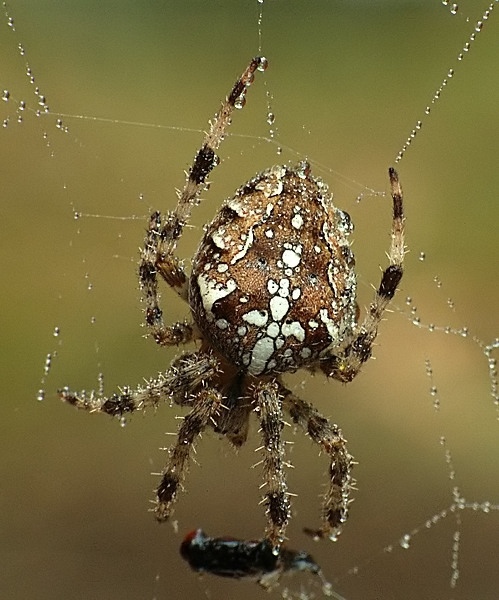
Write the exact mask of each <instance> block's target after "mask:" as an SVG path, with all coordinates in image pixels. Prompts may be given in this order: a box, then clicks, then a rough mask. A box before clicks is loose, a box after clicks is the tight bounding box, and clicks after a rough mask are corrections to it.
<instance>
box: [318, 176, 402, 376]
mask: <svg viewBox="0 0 499 600" xmlns="http://www.w3.org/2000/svg"><path fill="white" fill-rule="evenodd" d="M388 174H389V177H390V186H391V196H392V200H393V219H392V230H391V244H390V250H389V252H388V260H389V265H388V267H387V268H386V269H385V270H384V271H383V274H382V276H381V283H380V285H379V288H378V289H377V291H376V293H375V295H374V300H373V302H372V303H371V305H370V307H369V311H368V313H367V315H366V316H365V318H364V321H363V322H362V324H361V325H360V326H359V327H357V329H356V331H355V332H354V334H353V336H352V339H351V340H349V341H348V343H347V344H346V346H345V347H344V349H343V351H342V352H339V353H338V352H335V353H331V354H329V355H326V356H324V357H323V358H322V359H321V362H320V368H321V369H322V371H323V372H324V373H325V374H326V375H327V376H328V377H333V378H334V379H338V380H339V381H343V382H345V383H348V382H350V381H352V379H353V378H354V377H355V376H356V375H357V374H358V372H359V371H360V369H361V367H362V365H363V364H364V363H365V362H366V361H367V360H368V359H369V358H370V357H371V353H372V345H373V342H374V340H375V338H376V335H377V333H378V326H379V323H380V321H381V319H382V317H383V313H384V311H385V310H386V307H387V306H388V303H389V302H390V300H391V299H392V298H393V296H394V295H395V292H396V291H397V286H398V284H399V283H400V280H401V279H402V274H403V263H404V254H405V246H404V220H405V219H404V207H403V194H402V188H401V186H400V182H399V177H398V174H397V171H395V169H394V168H390V169H389V170H388Z"/></svg>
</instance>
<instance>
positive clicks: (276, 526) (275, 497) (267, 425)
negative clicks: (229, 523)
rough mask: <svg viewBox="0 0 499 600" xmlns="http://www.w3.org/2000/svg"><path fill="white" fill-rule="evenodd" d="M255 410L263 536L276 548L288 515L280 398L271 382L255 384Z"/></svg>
mask: <svg viewBox="0 0 499 600" xmlns="http://www.w3.org/2000/svg"><path fill="white" fill-rule="evenodd" d="M253 395H254V403H255V412H256V413H257V415H258V416H259V418H260V432H261V434H262V441H263V445H262V447H261V451H262V452H263V459H262V461H261V464H263V478H264V483H263V484H262V488H265V490H266V491H265V495H264V497H263V503H264V504H265V505H266V507H267V510H266V515H267V519H268V526H267V529H266V532H265V537H266V538H267V539H268V540H269V542H270V543H271V544H272V546H273V547H274V548H278V547H279V546H280V545H281V543H282V542H283V540H284V535H285V532H286V526H287V524H288V520H289V517H290V503H289V494H288V491H287V489H288V488H287V483H286V477H285V475H284V469H283V466H284V442H283V441H282V440H281V430H282V428H283V427H284V421H283V418H282V406H281V397H280V396H279V387H278V385H277V383H275V382H263V383H259V384H258V385H257V386H255V389H254V392H253Z"/></svg>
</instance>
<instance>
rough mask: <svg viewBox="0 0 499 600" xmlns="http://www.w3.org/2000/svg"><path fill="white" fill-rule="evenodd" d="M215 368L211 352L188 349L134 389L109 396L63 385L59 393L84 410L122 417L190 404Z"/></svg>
mask: <svg viewBox="0 0 499 600" xmlns="http://www.w3.org/2000/svg"><path fill="white" fill-rule="evenodd" d="M217 371H218V361H217V360H216V359H215V358H214V357H213V356H212V355H211V354H205V353H201V352H189V353H186V354H183V355H182V356H180V357H179V358H177V359H176V360H175V361H174V362H173V363H172V365H171V367H170V368H169V369H168V370H167V371H165V372H163V373H159V374H158V375H157V377H155V378H153V379H148V380H146V381H145V383H144V384H142V385H139V386H137V387H136V388H130V387H128V386H126V387H123V388H122V389H121V390H120V392H119V393H117V394H113V395H112V396H100V395H99V394H96V392H95V391H94V390H92V391H91V392H86V391H85V390H83V391H81V392H72V391H71V390H70V389H69V388H67V387H65V388H62V389H61V390H58V393H59V396H60V398H61V399H62V400H64V401H65V402H67V403H68V404H72V405H73V406H75V407H76V408H79V409H80V410H86V411H87V412H100V413H105V414H108V415H111V416H112V417H118V418H124V417H126V416H127V415H128V414H131V413H133V412H136V411H141V410H146V409H147V408H157V406H158V405H159V404H160V403H161V402H170V403H171V402H172V401H173V402H175V403H176V404H180V405H186V404H192V395H193V393H194V392H195V391H196V390H198V389H199V387H200V386H201V384H202V382H205V381H209V380H210V379H212V378H213V377H214V375H215V374H216V373H217Z"/></svg>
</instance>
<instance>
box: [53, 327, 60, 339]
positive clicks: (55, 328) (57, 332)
mask: <svg viewBox="0 0 499 600" xmlns="http://www.w3.org/2000/svg"><path fill="white" fill-rule="evenodd" d="M60 333H61V330H60V328H59V327H54V333H53V334H52V335H53V336H54V337H58V336H59V334H60Z"/></svg>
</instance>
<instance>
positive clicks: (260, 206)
mask: <svg viewBox="0 0 499 600" xmlns="http://www.w3.org/2000/svg"><path fill="white" fill-rule="evenodd" d="M266 67H267V61H266V59H265V58H261V57H257V58H254V59H253V60H252V61H251V62H250V63H249V65H248V66H247V68H246V69H245V71H244V72H243V73H242V75H241V77H240V78H239V79H238V80H237V81H236V83H235V84H234V87H233V88H232V90H231V92H230V94H229V95H228V96H227V98H226V99H225V101H224V102H223V103H222V106H221V108H220V110H219V111H218V113H217V114H216V115H215V117H214V119H213V120H212V121H211V122H210V127H209V131H208V133H207V134H205V137H204V140H203V143H202V146H201V148H200V149H199V150H198V152H197V154H196V156H195V158H194V162H193V164H192V166H191V168H190V170H189V172H188V174H187V180H186V183H185V186H184V189H183V190H182V192H181V193H179V195H178V203H177V206H176V208H175V209H174V210H173V211H172V212H170V213H168V214H167V215H166V217H163V218H162V217H161V215H160V213H159V212H154V213H153V214H152V215H151V217H150V221H149V227H148V230H147V233H146V238H145V242H144V247H143V249H142V252H141V261H140V266H139V281H140V288H141V290H142V295H143V302H144V305H145V321H146V325H147V327H148V328H149V332H150V334H151V335H152V337H153V338H154V340H155V341H156V343H158V344H159V345H161V346H175V345H179V344H186V343H188V342H197V343H198V349H197V350H195V351H191V352H186V353H184V354H182V355H181V356H180V357H178V358H177V359H175V360H174V361H173V363H172V365H171V366H170V368H169V369H167V370H166V371H165V372H163V373H160V374H159V375H158V376H157V377H156V378H155V379H151V380H149V381H147V382H146V383H145V384H144V385H139V386H138V387H137V388H135V389H132V388H128V387H125V388H123V389H121V390H120V392H119V393H117V394H113V395H112V396H110V397H104V396H102V395H100V394H96V393H95V392H90V393H86V392H84V391H83V392H81V393H73V392H71V391H70V390H69V389H68V388H64V389H62V390H60V392H59V394H60V396H61V398H62V399H63V400H64V401H66V402H68V403H69V404H72V405H74V406H76V407H77V408H80V409H83V410H87V411H90V412H103V413H107V414H110V415H112V416H117V417H120V418H123V417H124V416H125V415H127V414H128V413H131V412H133V411H137V410H143V409H146V408H148V407H154V408H156V407H157V406H158V405H159V404H160V403H162V402H163V401H167V402H170V403H172V402H175V403H176V404H179V405H181V406H187V407H189V408H190V412H189V413H188V414H187V415H186V416H185V417H184V419H183V421H182V424H181V425H180V427H179V430H178V436H177V440H176V442H175V443H174V444H173V445H172V447H171V448H170V449H169V451H168V461H167V464H166V467H165V468H164V470H163V472H162V474H161V481H160V483H159V485H158V487H157V490H156V499H155V502H154V512H155V516H156V519H157V520H158V521H165V520H166V519H168V518H169V517H170V515H171V514H172V511H173V505H174V503H175V501H176V499H177V495H178V492H179V490H180V489H181V488H182V487H183V482H184V479H185V474H186V470H187V467H188V463H189V459H190V455H191V452H192V450H193V445H194V443H195V441H196V438H197V437H198V436H199V435H200V434H201V433H202V432H203V430H204V429H205V428H206V427H208V426H210V427H212V428H213V429H214V430H215V431H216V432H217V433H220V434H222V435H224V436H226V437H227V438H228V440H229V441H230V442H231V443H232V444H233V445H234V446H236V447H239V446H241V445H242V444H243V443H244V442H245V441H246V438H247V435H248V424H249V418H250V415H251V414H252V413H255V415H256V416H257V418H258V419H259V422H260V433H261V436H262V446H261V452H262V455H263V458H262V461H261V464H262V466H263V479H264V484H263V485H262V488H264V496H263V503H264V504H265V507H266V516H267V522H268V524H267V528H266V531H265V538H266V539H267V540H268V541H269V543H270V544H271V545H272V547H273V548H274V549H275V550H276V552H277V551H278V550H277V549H278V547H279V546H280V544H281V543H282V541H283V540H284V538H285V532H286V526H287V524H288V520H289V517H290V501H289V495H290V494H289V493H288V489H287V485H286V477H285V474H284V466H285V464H286V463H285V457H284V442H283V441H282V440H281V430H282V428H283V426H284V423H285V422H284V412H287V413H288V415H289V417H290V418H291V421H292V422H293V423H295V424H296V425H298V426H299V427H301V428H302V429H303V430H304V432H305V433H306V434H308V435H309V436H310V438H311V439H312V440H313V441H314V442H316V443H317V444H318V445H319V446H320V448H321V450H322V451H323V452H325V453H326V454H328V455H329V458H330V467H329V480H330V481H329V488H328V490H327V492H326V494H325V496H324V501H323V508H322V517H323V518H322V520H323V523H322V526H321V527H320V528H319V529H317V530H314V531H313V532H312V533H313V534H314V535H316V536H318V537H324V536H327V537H329V538H331V539H336V537H337V536H338V534H339V533H340V532H341V528H342V525H343V523H344V522H345V520H346V518H347V514H348V507H349V503H350V491H351V489H352V487H353V484H354V481H353V479H352V475H351V470H352V465H353V458H352V456H351V455H350V454H349V452H348V450H347V448H346V441H345V439H344V437H343V434H342V431H341V429H340V428H339V427H338V426H337V425H334V424H331V423H330V422H329V421H328V420H327V419H326V418H325V417H323V416H322V415H321V414H320V413H319V412H318V411H317V410H316V409H315V408H314V407H313V406H312V405H311V404H309V403H308V402H305V401H304V400H301V399H300V398H298V397H297V396H295V395H294V394H293V393H292V392H291V391H290V390H288V389H287V388H286V387H285V386H284V384H283V382H282V380H281V375H282V374H283V373H285V372H294V371H296V370H298V369H301V368H304V369H307V370H308V371H310V372H316V371H322V372H323V373H325V374H326V376H328V377H332V378H334V379H337V380H339V381H342V382H345V383H346V382H349V381H352V379H353V378H354V377H355V376H356V375H357V373H358V372H359V370H360V368H361V366H362V364H363V363H365V362H366V361H367V360H368V359H369V357H370V356H371V347H372V344H373V341H374V339H375V337H376V334H377V328H378V325H379V323H380V320H381V318H382V315H383V312H384V310H385V308H386V306H387V304H388V302H389V301H390V300H391V298H392V297H393V296H394V294H395V291H396V289H397V285H398V283H399V281H400V279H401V277H402V263H403V259H404V215H403V208H402V191H401V188H400V184H399V180H398V176H397V173H396V171H395V170H394V169H390V170H389V176H390V184H391V195H392V198H393V221H392V230H391V245H390V249H389V252H388V258H389V263H390V264H389V266H388V267H387V268H386V269H385V271H384V272H383V275H382V277H381V283H380V285H379V288H378V290H377V291H376V293H375V296H374V300H373V302H372V304H371V305H370V307H369V310H368V312H367V315H366V317H365V318H364V320H363V321H362V322H361V323H360V324H359V323H358V319H359V309H358V305H357V302H356V276H355V271H354V262H355V261H354V257H353V254H352V251H351V249H350V246H349V242H348V235H349V233H350V232H351V230H352V228H353V227H352V224H351V222H350V218H349V216H348V215H347V214H346V213H345V212H343V211H341V210H339V209H338V208H336V207H335V206H334V205H333V202H332V196H331V194H330V193H329V192H328V188H327V186H326V184H325V183H323V182H322V181H321V180H320V179H318V178H315V177H313V176H312V175H311V169H310V165H309V164H308V163H306V162H301V163H299V164H298V165H296V166H294V167H289V166H274V167H271V168H270V169H268V170H266V171H263V172H262V173H260V174H258V175H256V176H255V177H253V178H252V179H250V180H249V181H248V182H247V183H245V184H244V185H243V186H242V187H240V188H239V189H238V190H237V191H236V193H235V195H234V197H233V198H231V199H229V200H227V201H226V202H225V203H224V204H223V206H222V208H221V209H220V210H219V211H218V213H217V214H216V216H215V218H214V219H213V221H212V222H211V223H210V224H209V225H208V226H207V227H206V228H205V230H204V235H203V238H202V240H201V243H200V245H199V248H198V250H197V252H196V254H195V256H194V258H193V260H192V270H191V274H190V275H189V276H188V275H187V274H186V272H185V270H184V267H183V264H182V261H181V260H180V259H179V258H178V257H177V256H176V254H175V248H176V245H177V242H178V240H179V238H180V236H181V235H182V231H183V228H184V227H185V225H186V223H187V221H188V219H189V216H190V213H191V210H192V208H193V207H194V206H195V205H197V204H198V203H199V202H200V194H201V193H202V192H203V191H204V190H206V188H207V182H206V178H207V176H208V175H209V173H210V172H211V171H212V170H213V169H214V167H215V166H216V165H217V164H218V157H217V155H216V150H217V149H218V147H219V145H220V143H221V141H222V140H223V138H224V136H225V134H226V130H227V127H228V126H229V124H230V122H231V117H232V113H233V112H234V109H235V108H241V107H242V106H243V104H244V100H245V94H246V91H247V89H248V86H249V85H250V84H251V83H252V81H253V77H254V74H255V71H257V70H259V71H264V70H265V68H266ZM158 275H159V276H160V277H161V278H163V279H164V280H165V282H166V283H167V284H168V285H169V286H170V287H172V288H173V289H174V290H175V291H176V292H177V294H178V295H179V296H180V297H181V298H182V299H183V300H184V301H185V302H186V303H187V304H188V306H189V309H190V311H191V319H190V320H188V321H184V322H179V323H174V324H173V325H166V324H165V323H164V322H163V313H162V310H161V308H160V305H159V296H158ZM309 532H310V531H309Z"/></svg>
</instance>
